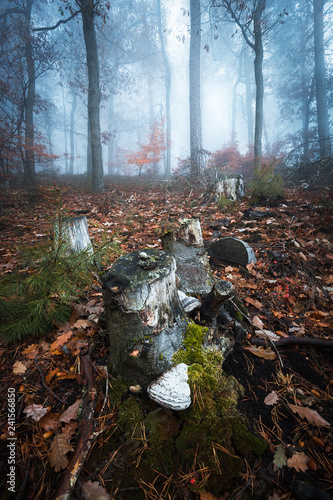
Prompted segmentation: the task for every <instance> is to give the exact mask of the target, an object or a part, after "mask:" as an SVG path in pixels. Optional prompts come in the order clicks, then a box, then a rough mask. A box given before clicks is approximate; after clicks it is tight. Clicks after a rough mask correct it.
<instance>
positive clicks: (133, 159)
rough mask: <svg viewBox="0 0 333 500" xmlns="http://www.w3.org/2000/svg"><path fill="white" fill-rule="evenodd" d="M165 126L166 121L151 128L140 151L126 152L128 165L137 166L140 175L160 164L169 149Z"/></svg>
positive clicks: (157, 122) (156, 123)
mask: <svg viewBox="0 0 333 500" xmlns="http://www.w3.org/2000/svg"><path fill="white" fill-rule="evenodd" d="M163 125H164V119H163V120H161V121H156V122H155V123H153V124H152V125H151V126H150V130H149V132H148V134H147V136H146V140H145V143H144V144H141V145H140V149H139V151H136V152H134V151H125V152H124V153H125V157H126V161H127V165H136V166H137V167H138V168H139V175H140V174H141V172H142V169H143V168H144V167H148V166H149V165H151V164H153V163H158V162H159V161H160V160H161V159H162V153H163V151H166V149H167V147H168V143H169V141H168V138H167V133H166V131H165V130H164V126H163Z"/></svg>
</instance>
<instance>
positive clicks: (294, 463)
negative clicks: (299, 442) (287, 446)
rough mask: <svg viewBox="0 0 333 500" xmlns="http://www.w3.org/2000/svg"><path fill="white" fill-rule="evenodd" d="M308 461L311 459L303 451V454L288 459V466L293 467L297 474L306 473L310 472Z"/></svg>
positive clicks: (296, 454) (295, 454)
mask: <svg viewBox="0 0 333 500" xmlns="http://www.w3.org/2000/svg"><path fill="white" fill-rule="evenodd" d="M308 461H309V457H308V456H307V455H305V453H304V452H303V451H302V453H294V455H293V456H292V457H291V458H288V460H287V466H288V467H293V468H294V469H296V470H297V472H305V471H306V470H308V465H307V464H308Z"/></svg>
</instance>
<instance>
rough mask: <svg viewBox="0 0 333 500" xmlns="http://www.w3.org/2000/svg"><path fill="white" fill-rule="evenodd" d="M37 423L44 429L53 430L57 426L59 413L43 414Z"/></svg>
mask: <svg viewBox="0 0 333 500" xmlns="http://www.w3.org/2000/svg"><path fill="white" fill-rule="evenodd" d="M39 425H40V426H41V427H42V428H43V429H45V430H46V431H54V430H56V429H57V427H59V413H48V414H47V415H44V416H43V417H42V418H41V419H40V421H39Z"/></svg>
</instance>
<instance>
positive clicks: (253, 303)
mask: <svg viewBox="0 0 333 500" xmlns="http://www.w3.org/2000/svg"><path fill="white" fill-rule="evenodd" d="M245 302H247V303H248V304H251V306H254V307H256V308H257V309H261V308H262V307H263V304H262V303H261V302H259V300H256V299H251V297H246V299H245Z"/></svg>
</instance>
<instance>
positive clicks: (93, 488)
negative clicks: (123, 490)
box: [81, 481, 111, 500]
mask: <svg viewBox="0 0 333 500" xmlns="http://www.w3.org/2000/svg"><path fill="white" fill-rule="evenodd" d="M81 492H82V495H83V496H82V498H84V500H110V499H111V497H110V495H109V494H108V493H107V492H106V491H105V489H104V488H102V486H101V485H100V484H99V483H98V482H97V481H94V482H92V481H87V482H86V483H83V482H82V484H81Z"/></svg>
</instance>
